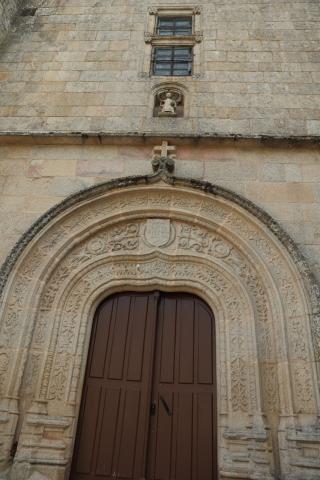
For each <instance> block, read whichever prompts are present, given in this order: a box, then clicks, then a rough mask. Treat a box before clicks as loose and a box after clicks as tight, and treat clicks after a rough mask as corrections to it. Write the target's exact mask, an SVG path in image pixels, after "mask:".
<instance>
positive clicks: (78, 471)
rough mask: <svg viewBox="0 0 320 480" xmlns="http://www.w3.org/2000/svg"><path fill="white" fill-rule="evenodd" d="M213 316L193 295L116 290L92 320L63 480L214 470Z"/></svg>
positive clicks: (185, 478)
mask: <svg viewBox="0 0 320 480" xmlns="http://www.w3.org/2000/svg"><path fill="white" fill-rule="evenodd" d="M215 372H216V369H215V331H214V318H213V315H212V313H211V311H210V310H209V308H208V307H207V305H206V304H205V303H204V302H203V301H202V300H200V299H198V298H197V297H195V296H192V295H187V294H168V293H159V292H154V293H135V292H132V293H130V292H129V293H124V294H118V295H114V296H112V297H110V298H108V299H107V300H105V301H104V302H103V303H102V304H101V305H100V306H99V308H98V310H97V313H96V315H95V319H94V322H93V328H92V335H91V342H90V348H89V355H88V364H87V369H86V377H85V384H84V389H83V396H82V403H81V408H80V415H79V422H78V429H77V436H76V442H75V450H74V458H73V464H72V473H71V476H70V479H71V480H115V479H119V480H131V479H132V480H141V479H145V480H173V479H175V480H215V479H216V478H217V456H216V451H217V441H216V430H217V426H216V416H217V415H216V379H215Z"/></svg>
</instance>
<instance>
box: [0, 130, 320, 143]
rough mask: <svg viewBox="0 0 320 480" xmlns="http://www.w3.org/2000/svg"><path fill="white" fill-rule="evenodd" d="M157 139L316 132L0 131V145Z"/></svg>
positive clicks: (315, 139) (318, 139)
mask: <svg viewBox="0 0 320 480" xmlns="http://www.w3.org/2000/svg"><path fill="white" fill-rule="evenodd" d="M158 138H170V139H174V140H175V141H176V142H177V144H179V143H182V142H183V143H185V142H190V143H195V142H197V143H198V142H226V143H230V142H232V144H234V143H235V142H239V143H240V142H241V143H248V142H249V143H251V144H256V145H265V144H267V145H272V144H274V145H281V146H283V145H287V146H293V145H294V146H304V145H319V144H320V135H309V136H303V135H301V136H300V135H292V136H283V135H240V134H236V133H230V134H225V133H216V132H213V133H206V132H205V133H201V134H190V133H179V132H172V131H171V132H159V133H155V132H90V131H67V132H66V131H53V132H37V131H34V132H33V131H29V132H26V131H16V132H10V131H3V132H0V145H1V144H2V145H3V144H16V143H19V144H31V145H47V144H78V145H79V144H85V145H92V144H93V145H97V144H105V145H108V144H113V143H118V142H120V141H124V142H130V143H131V142H135V143H137V144H140V143H141V144H142V143H146V142H150V143H152V141H153V140H156V139H158Z"/></svg>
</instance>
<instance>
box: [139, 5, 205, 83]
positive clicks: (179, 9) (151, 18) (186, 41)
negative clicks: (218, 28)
mask: <svg viewBox="0 0 320 480" xmlns="http://www.w3.org/2000/svg"><path fill="white" fill-rule="evenodd" d="M160 16H161V17H165V16H168V17H192V25H193V33H192V35H184V36H174V35H170V36H164V35H158V34H157V24H158V18H159V17H160ZM201 26H202V25H201V8H200V7H199V6H190V5H188V6H184V5H180V6H176V5H171V6H161V7H151V8H149V12H148V18H147V24H146V29H145V34H144V40H145V49H144V55H143V64H142V71H141V76H142V77H144V78H157V79H158V80H159V79H162V78H163V79H164V80H165V79H168V76H164V77H162V76H159V75H156V76H155V75H153V73H152V52H153V49H154V48H155V47H161V46H188V47H192V48H193V68H192V75H186V76H183V77H181V76H177V77H176V76H170V78H171V79H173V81H174V80H176V81H179V79H180V80H181V78H183V79H188V78H190V79H193V78H200V77H201V76H202V71H201V65H202V64H203V62H202V56H203V52H202V40H203V33H202V30H201Z"/></svg>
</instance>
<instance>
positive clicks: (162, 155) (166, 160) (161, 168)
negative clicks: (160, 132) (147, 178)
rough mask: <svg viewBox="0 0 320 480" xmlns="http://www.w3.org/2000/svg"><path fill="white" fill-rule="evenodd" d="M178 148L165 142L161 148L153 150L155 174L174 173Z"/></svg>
mask: <svg viewBox="0 0 320 480" xmlns="http://www.w3.org/2000/svg"><path fill="white" fill-rule="evenodd" d="M175 151H176V147H173V146H169V144H168V142H166V141H163V142H162V145H161V146H159V147H154V149H153V159H152V168H153V171H154V172H155V173H160V172H162V173H164V174H168V173H169V174H171V173H173V171H174V158H175V157H176V156H175Z"/></svg>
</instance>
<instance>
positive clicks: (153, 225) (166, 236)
mask: <svg viewBox="0 0 320 480" xmlns="http://www.w3.org/2000/svg"><path fill="white" fill-rule="evenodd" d="M144 238H145V241H146V243H148V244H149V245H151V246H153V247H164V246H165V245H167V244H168V243H169V242H170V240H171V223H170V220H164V219H160V218H152V219H150V220H147V223H146V226H145V230H144Z"/></svg>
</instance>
